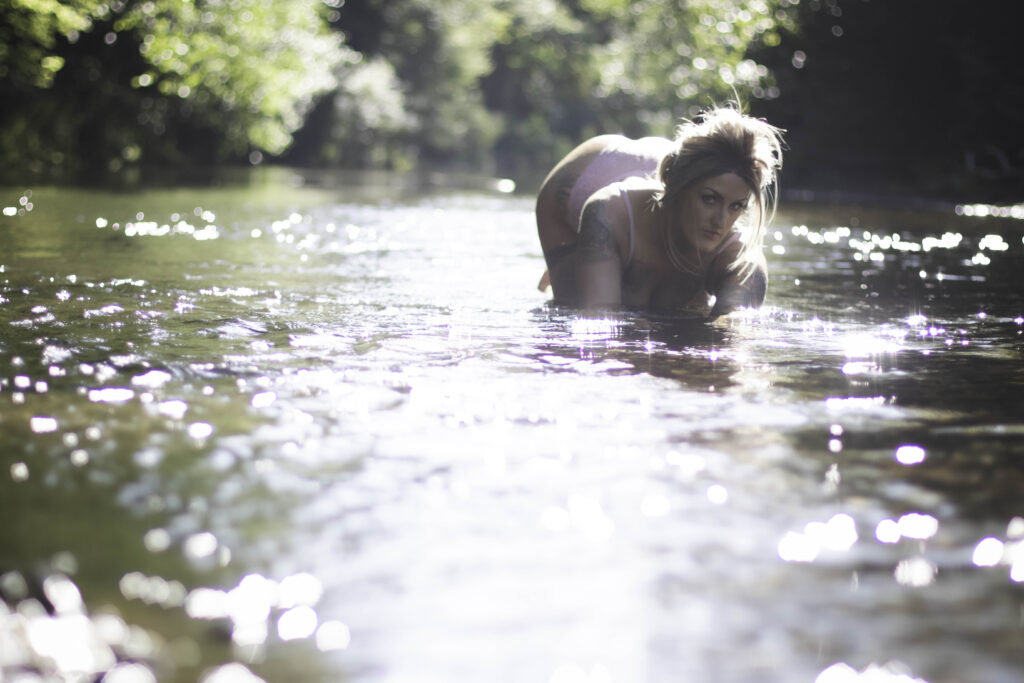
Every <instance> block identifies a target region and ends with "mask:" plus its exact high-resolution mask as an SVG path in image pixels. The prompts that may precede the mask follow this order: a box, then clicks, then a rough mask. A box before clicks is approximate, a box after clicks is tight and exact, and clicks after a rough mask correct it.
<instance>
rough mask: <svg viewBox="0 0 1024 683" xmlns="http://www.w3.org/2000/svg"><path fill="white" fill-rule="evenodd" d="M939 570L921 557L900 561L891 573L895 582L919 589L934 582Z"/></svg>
mask: <svg viewBox="0 0 1024 683" xmlns="http://www.w3.org/2000/svg"><path fill="white" fill-rule="evenodd" d="M938 571H939V568H938V567H936V566H935V564H934V563H932V562H931V561H930V560H927V559H925V558H923V557H912V558H909V559H906V560H900V563H899V564H897V565H896V570H895V571H894V572H893V574H894V576H895V577H896V582H897V583H899V584H900V585H903V586H911V587H914V588H920V587H922V586H927V585H929V584H931V583H934V581H935V575H936V574H937V573H938Z"/></svg>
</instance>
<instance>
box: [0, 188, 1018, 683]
mask: <svg viewBox="0 0 1024 683" xmlns="http://www.w3.org/2000/svg"><path fill="white" fill-rule="evenodd" d="M0 205H2V206H3V207H9V208H8V210H7V211H5V214H4V215H3V216H0V245H2V247H0V435H2V440H3V443H2V447H0V516H2V519H3V524H2V525H0V595H2V597H3V600H2V601H0V679H3V678H4V676H7V677H9V678H10V679H11V680H69V681H70V680H75V681H77V680H94V679H96V678H98V677H101V676H104V675H105V676H106V677H105V678H103V680H104V681H115V682H122V683H123V681H150V680H160V681H192V680H197V679H201V680H207V681H214V682H215V683H223V681H245V680H253V679H252V678H251V677H252V676H258V677H260V678H262V679H264V680H266V681H283V680H302V681H338V680H349V681H367V682H371V681H372V682H376V681H413V680H414V681H446V682H448V681H463V680H465V681H470V680H472V681H479V680H487V681H516V682H518V681H544V682H547V681H551V682H552V683H567V682H575V681H594V682H598V681H601V682H603V681H626V682H635V681H655V682H660V681H717V682H726V683H728V682H730V681H737V682H739V681H760V682H765V681H767V682H771V681H779V682H780V683H781V682H786V683H789V682H792V681H819V682H820V683H829V682H833V683H834V682H835V681H848V680H892V681H896V680H903V681H906V680H914V679H916V680H923V681H928V682H929V683H954V682H958V681H972V682H973V681H977V682H981V681H986V682H988V681H992V682H1002V681H1015V680H1019V675H1020V673H1019V672H1020V671H1021V670H1022V666H1024V654H1022V653H1024V647H1022V645H1024V588H1022V586H1024V498H1022V496H1021V494H1020V491H1021V490H1022V489H1024V468H1022V467H1021V462H1022V457H1024V441H1022V439H1021V435H1022V434H1024V419H1022V418H1021V401H1020V398H1019V397H1020V395H1021V390H1022V388H1024V366H1022V363H1021V360H1022V346H1024V344H1022V342H1024V338H1022V332H1024V294H1022V291H1021V288H1020V284H1019V283H1020V275H1019V273H1020V270H1021V268H1022V266H1024V244H1022V241H1021V235H1022V232H1024V231H1022V229H1021V228H1022V224H1021V221H1020V220H1019V219H1018V218H1014V217H1012V216H1006V217H1001V218H998V217H991V216H988V217H979V216H977V215H966V214H978V213H990V211H989V210H987V209H984V207H967V210H964V208H961V209H960V211H959V212H956V211H953V210H952V209H950V210H948V211H938V210H935V211H922V210H918V211H909V210H908V211H899V210H887V211H878V210H870V209H864V208H859V207H851V206H836V205H833V206H813V205H801V204H793V205H790V206H788V207H784V209H783V212H782V213H781V214H780V216H779V218H778V220H777V221H776V224H775V226H774V228H773V230H772V231H771V232H770V234H769V240H768V243H769V249H770V252H771V253H770V256H769V261H770V264H771V266H770V267H771V284H770V287H769V297H768V301H767V305H766V307H765V308H764V309H762V310H761V311H757V312H740V313H737V314H734V315H732V316H730V317H729V318H727V319H723V320H720V321H717V322H714V323H710V324H708V323H702V322H697V321H692V320H678V319H672V318H667V317H652V316H645V315H641V314H622V315H619V316H614V317H608V318H605V319H585V318H581V317H580V316H578V315H577V314H575V313H574V312H573V311H569V310H563V309H559V308H557V307H553V306H551V305H549V304H548V303H547V301H546V299H545V296H544V295H542V294H541V293H539V292H537V291H536V290H535V288H534V285H535V283H536V281H537V280H538V278H539V276H540V273H541V271H542V269H543V260H542V258H541V257H540V252H539V246H538V244H537V241H536V236H535V231H534V227H533V217H532V199H531V198H530V197H528V196H518V195H506V194H501V193H499V192H494V191H488V190H474V191H466V190H455V189H452V188H450V187H449V188H445V187H425V186H422V185H416V184H410V183H408V182H405V181H402V180H401V179H393V178H392V179H388V178H378V179H375V180H374V182H372V183H367V182H363V183H359V182H355V181H354V180H353V179H351V178H348V179H341V180H338V179H335V180H332V181H331V182H325V181H323V180H320V181H316V180H315V179H311V178H309V177H305V178H304V177H303V176H300V175H298V174H293V173H291V172H277V173H268V174H266V175H265V176H261V177H260V179H258V181H254V182H252V183H250V184H245V185H232V186H224V187H219V188H209V187H207V188H188V187H176V188H158V189H151V190H136V191H132V192H102V191H95V190H79V189H71V188H47V187H39V188H33V189H32V190H31V191H30V192H26V191H25V188H13V189H5V190H0ZM958 213H959V214H961V215H957V214H958ZM69 643H75V645H69ZM19 674H23V675H24V676H25V678H24V679H21V678H17V676H18V675H19ZM901 675H902V676H906V678H899V676H901ZM872 676H874V678H872Z"/></svg>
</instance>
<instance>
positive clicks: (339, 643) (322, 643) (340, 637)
mask: <svg viewBox="0 0 1024 683" xmlns="http://www.w3.org/2000/svg"><path fill="white" fill-rule="evenodd" d="M351 641H352V634H351V633H350V632H349V628H348V626H346V625H345V624H343V623H342V622H340V621H325V622H324V623H323V624H321V625H320V628H318V629H317V630H316V647H317V649H318V650H320V651H321V652H328V651H330V650H344V649H345V648H347V647H348V646H349V643H350V642H351Z"/></svg>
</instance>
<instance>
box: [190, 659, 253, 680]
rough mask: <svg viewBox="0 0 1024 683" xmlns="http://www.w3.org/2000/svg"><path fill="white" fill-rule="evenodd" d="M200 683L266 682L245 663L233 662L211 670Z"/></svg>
mask: <svg viewBox="0 0 1024 683" xmlns="http://www.w3.org/2000/svg"><path fill="white" fill-rule="evenodd" d="M199 683H266V681H264V680H263V679H262V678H260V677H259V676H257V675H256V674H254V673H253V672H252V671H249V669H247V668H246V667H245V665H244V664H239V663H238V662H232V663H231V664H225V665H223V666H221V667H218V668H216V669H214V670H213V671H210V672H209V673H207V674H205V675H204V676H203V677H202V678H200V679H199Z"/></svg>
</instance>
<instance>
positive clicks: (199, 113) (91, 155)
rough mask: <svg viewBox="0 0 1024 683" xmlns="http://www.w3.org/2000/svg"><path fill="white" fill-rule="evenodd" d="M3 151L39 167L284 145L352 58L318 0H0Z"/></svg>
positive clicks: (230, 153)
mask: <svg viewBox="0 0 1024 683" xmlns="http://www.w3.org/2000/svg"><path fill="white" fill-rule="evenodd" d="M3 2H4V4H2V5H0V34H3V35H4V36H5V37H6V36H7V35H8V34H15V35H17V36H19V37H18V38H17V39H16V41H15V42H14V49H8V50H7V51H5V52H0V76H2V80H0V103H2V104H3V105H4V106H3V113H2V114H0V127H2V128H3V129H4V130H5V131H8V132H9V133H10V132H15V133H16V135H10V134H8V135H6V136H4V141H3V142H2V143H0V145H2V147H0V153H3V154H4V157H5V158H7V159H12V160H15V161H20V162H21V164H22V165H26V164H27V165H34V166H35V167H37V168H38V169H39V170H43V169H44V168H45V167H46V166H49V165H54V166H61V165H71V166H75V165H79V166H83V167H87V168H95V167H97V166H99V167H105V168H110V169H112V170H116V169H117V168H119V167H120V166H121V165H122V164H123V163H124V162H126V161H127V162H134V161H140V160H141V161H150V162H168V161H169V162H176V163H189V162H193V163H210V162H217V161H223V160H226V159H232V158H234V159H237V158H244V157H245V156H246V155H248V153H249V150H250V149H255V150H264V151H267V152H269V153H271V154H277V153H280V152H282V151H283V150H284V149H285V148H286V147H287V146H288V144H289V143H290V141H291V135H292V133H293V132H294V131H295V130H296V129H298V128H299V127H300V126H301V125H302V124H303V122H304V119H305V115H306V113H307V111H308V110H309V109H310V107H311V106H312V104H313V101H314V98H315V97H316V96H317V95H318V94H320V93H323V92H325V91H328V90H330V89H332V88H333V87H334V86H335V83H336V82H335V77H334V74H333V69H334V67H335V66H336V65H337V64H340V63H342V62H344V61H345V60H347V59H353V58H354V57H355V55H354V53H353V52H351V51H350V50H346V49H345V48H344V47H343V46H342V45H341V44H340V41H339V40H338V38H337V36H335V35H333V34H331V33H330V32H329V31H328V30H327V27H326V24H325V22H324V21H323V13H324V11H325V10H326V8H325V6H324V4H323V3H322V2H319V0H146V1H145V2H141V1H137V0H131V1H130V0H113V1H109V0H108V2H105V3H104V2H99V1H98V0H77V1H76V2H63V3H58V2H55V1H53V0H3Z"/></svg>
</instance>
